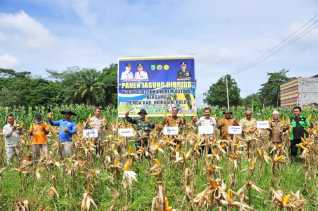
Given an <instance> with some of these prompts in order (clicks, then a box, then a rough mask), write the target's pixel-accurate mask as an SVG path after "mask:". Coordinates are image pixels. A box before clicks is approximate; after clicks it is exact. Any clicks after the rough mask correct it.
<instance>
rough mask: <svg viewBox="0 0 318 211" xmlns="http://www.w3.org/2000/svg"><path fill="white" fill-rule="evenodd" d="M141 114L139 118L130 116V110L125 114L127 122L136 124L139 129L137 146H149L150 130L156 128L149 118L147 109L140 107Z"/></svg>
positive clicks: (139, 113)
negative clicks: (147, 117)
mask: <svg viewBox="0 0 318 211" xmlns="http://www.w3.org/2000/svg"><path fill="white" fill-rule="evenodd" d="M138 115H139V116H140V117H139V118H138V119H133V118H131V117H129V111H128V112H126V114H125V119H126V121H127V122H129V123H131V124H134V125H136V129H137V143H136V146H137V147H144V148H145V147H148V141H149V136H150V132H151V130H152V129H154V128H155V125H154V124H152V123H150V122H149V121H148V120H147V119H146V116H147V111H146V110H145V109H143V108H142V109H140V111H139V112H138Z"/></svg>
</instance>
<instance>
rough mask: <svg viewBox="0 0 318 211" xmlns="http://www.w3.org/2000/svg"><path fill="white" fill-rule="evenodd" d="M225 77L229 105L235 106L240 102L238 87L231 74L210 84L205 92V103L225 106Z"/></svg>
mask: <svg viewBox="0 0 318 211" xmlns="http://www.w3.org/2000/svg"><path fill="white" fill-rule="evenodd" d="M225 77H227V80H228V87H229V98H230V105H231V106H237V105H239V104H240V100H241V99H240V89H239V88H238V85H237V83H236V81H235V80H234V79H233V78H232V77H231V75H226V76H224V77H222V78H220V79H219V80H218V81H217V82H216V83H215V84H212V85H211V86H210V88H209V90H208V92H207V93H205V99H204V102H205V103H207V104H208V105H211V106H216V105H217V106H227V99H226V83H225V81H226V78H225Z"/></svg>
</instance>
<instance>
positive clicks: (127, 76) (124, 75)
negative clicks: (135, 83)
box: [120, 70, 134, 81]
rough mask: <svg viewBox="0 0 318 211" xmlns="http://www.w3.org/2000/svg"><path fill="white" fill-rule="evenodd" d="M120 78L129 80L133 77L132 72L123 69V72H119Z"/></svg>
mask: <svg viewBox="0 0 318 211" xmlns="http://www.w3.org/2000/svg"><path fill="white" fill-rule="evenodd" d="M120 79H121V80H123V81H131V80H133V79H134V76H133V73H132V72H130V71H126V70H125V71H124V72H122V73H121V77H120Z"/></svg>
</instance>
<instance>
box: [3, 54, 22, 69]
mask: <svg viewBox="0 0 318 211" xmlns="http://www.w3.org/2000/svg"><path fill="white" fill-rule="evenodd" d="M17 63H18V61H17V59H16V58H15V57H14V56H12V55H9V54H4V55H0V68H12V67H14V66H15V65H16V64H17Z"/></svg>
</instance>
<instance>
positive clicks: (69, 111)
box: [61, 110, 76, 116]
mask: <svg viewBox="0 0 318 211" xmlns="http://www.w3.org/2000/svg"><path fill="white" fill-rule="evenodd" d="M61 114H63V115H65V114H70V115H73V116H76V113H74V112H73V111H71V110H65V111H61Z"/></svg>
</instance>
